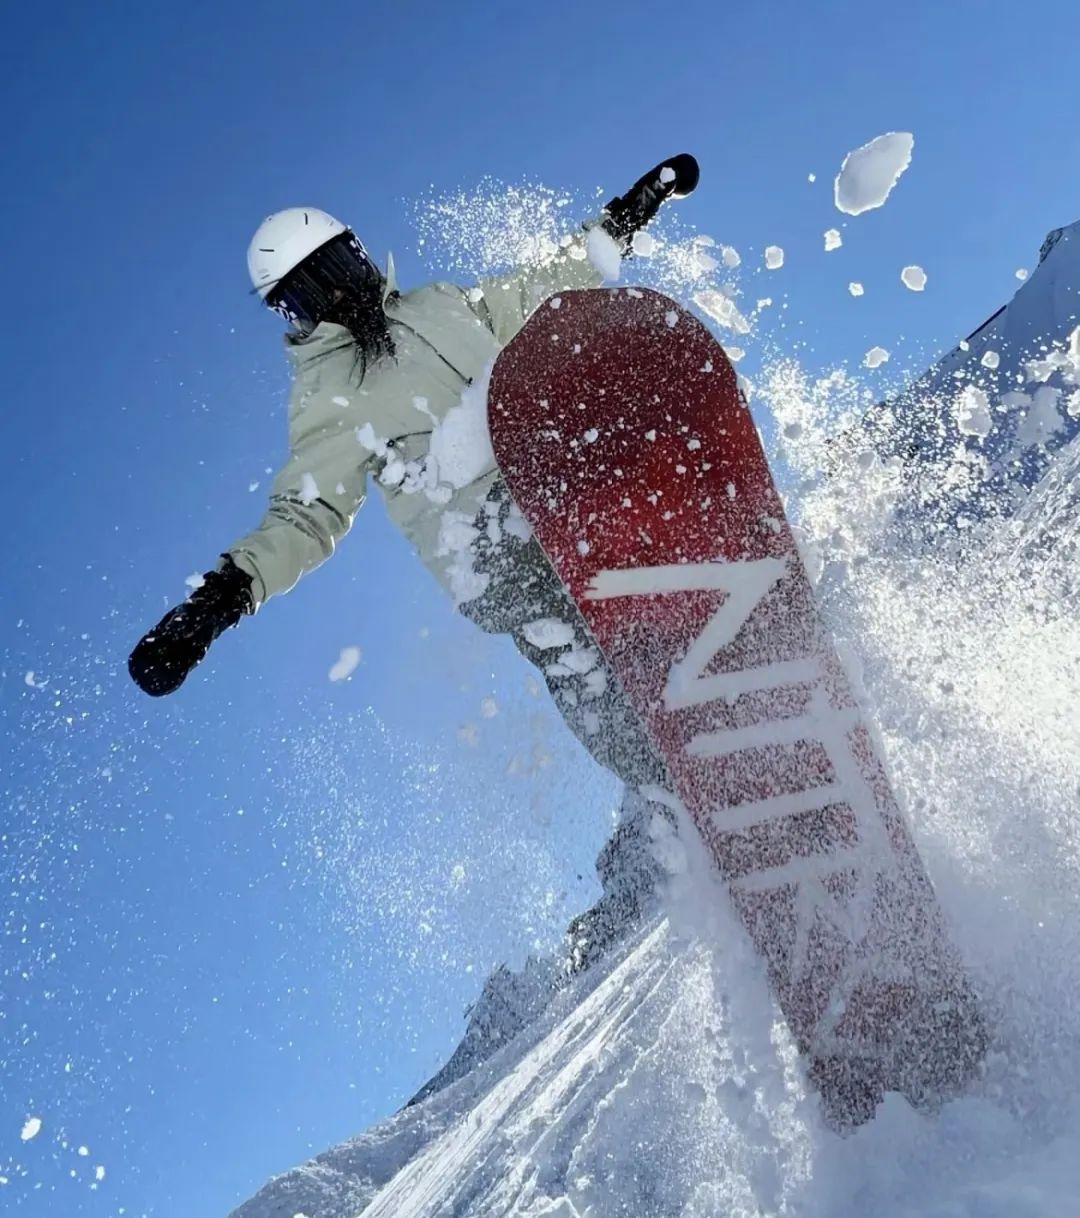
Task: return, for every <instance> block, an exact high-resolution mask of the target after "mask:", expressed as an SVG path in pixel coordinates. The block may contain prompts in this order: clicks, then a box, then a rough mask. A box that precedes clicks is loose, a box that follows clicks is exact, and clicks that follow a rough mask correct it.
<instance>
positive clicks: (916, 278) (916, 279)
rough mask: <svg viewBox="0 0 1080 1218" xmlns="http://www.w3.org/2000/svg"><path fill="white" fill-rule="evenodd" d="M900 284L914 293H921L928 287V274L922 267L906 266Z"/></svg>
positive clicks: (901, 274) (901, 273)
mask: <svg viewBox="0 0 1080 1218" xmlns="http://www.w3.org/2000/svg"><path fill="white" fill-rule="evenodd" d="M900 282H901V283H902V284H903V285H904V287H905V288H910V289H911V291H913V292H921V291H922V290H923V288H925V287H926V272H925V271H924V270H923V269H922V267H921V266H906V267H904V269H903V270H902V271H901V272H900Z"/></svg>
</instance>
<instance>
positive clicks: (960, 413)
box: [953, 385, 994, 440]
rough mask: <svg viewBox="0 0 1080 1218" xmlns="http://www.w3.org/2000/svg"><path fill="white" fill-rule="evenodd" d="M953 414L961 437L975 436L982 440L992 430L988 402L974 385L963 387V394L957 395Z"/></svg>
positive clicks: (992, 421)
mask: <svg viewBox="0 0 1080 1218" xmlns="http://www.w3.org/2000/svg"><path fill="white" fill-rule="evenodd" d="M953 413H954V416H955V418H956V425H957V427H959V428H960V432H961V434H962V435H965V436H977V437H978V438H979V439H980V440H982V439H985V438H986V437H987V436H988V435H989V434H990V432H991V430H992V429H993V426H994V420H993V418H992V416H991V414H990V400H989V398H987V396H986V394H985V393H984V392H983V391H982V390H981V389H979V388H977V387H976V386H975V385H965V386H964V389H963V392H962V393H960V394H958V395H957V398H956V405H955V408H954V411H953Z"/></svg>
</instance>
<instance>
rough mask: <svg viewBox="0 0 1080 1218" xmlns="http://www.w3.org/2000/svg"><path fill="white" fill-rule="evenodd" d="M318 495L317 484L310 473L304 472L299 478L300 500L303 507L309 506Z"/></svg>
mask: <svg viewBox="0 0 1080 1218" xmlns="http://www.w3.org/2000/svg"><path fill="white" fill-rule="evenodd" d="M318 497H319V484H318V483H317V482H316V481H315V479H314V477H313V476H312V475H311V474H305V475H304V476H303V478H301V479H300V502H301V503H302V504H303V505H304V507H310V506H311V504H313V503H314V502H315V500H316V499H318Z"/></svg>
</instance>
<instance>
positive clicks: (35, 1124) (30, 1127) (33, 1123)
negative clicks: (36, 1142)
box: [19, 1117, 41, 1142]
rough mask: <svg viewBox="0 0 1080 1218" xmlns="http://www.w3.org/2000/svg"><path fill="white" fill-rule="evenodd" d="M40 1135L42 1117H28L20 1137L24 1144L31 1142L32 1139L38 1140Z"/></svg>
mask: <svg viewBox="0 0 1080 1218" xmlns="http://www.w3.org/2000/svg"><path fill="white" fill-rule="evenodd" d="M39 1133H41V1117H28V1118H27V1120H26V1124H25V1125H23V1127H22V1133H20V1134H19V1137H20V1138H22V1140H23V1141H24V1142H29V1141H30V1140H31V1139H32V1138H36V1137H37V1136H38V1134H39Z"/></svg>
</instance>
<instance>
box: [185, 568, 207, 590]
mask: <svg viewBox="0 0 1080 1218" xmlns="http://www.w3.org/2000/svg"><path fill="white" fill-rule="evenodd" d="M205 583H206V580H205V579H203V577H202V575H200V574H199V572H198V571H196V572H195V574H194V575H189V576H188V577H187V579H185V580H184V584H185V586H186V587H188V588H190V589H191V591H192V592H198V590H199V589H200V588H201V587H202V586H203V584H205Z"/></svg>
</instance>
